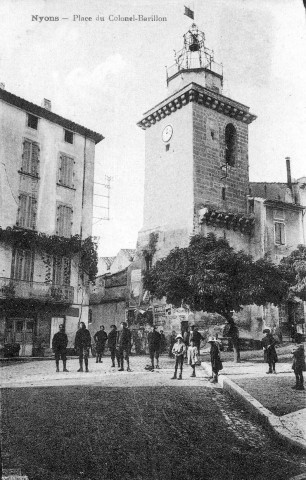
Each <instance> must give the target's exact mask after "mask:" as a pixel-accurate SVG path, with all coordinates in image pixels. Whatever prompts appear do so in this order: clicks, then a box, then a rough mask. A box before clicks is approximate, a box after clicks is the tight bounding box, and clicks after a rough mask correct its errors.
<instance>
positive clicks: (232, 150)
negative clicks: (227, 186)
mask: <svg viewBox="0 0 306 480" xmlns="http://www.w3.org/2000/svg"><path fill="white" fill-rule="evenodd" d="M236 155H237V131H236V128H235V127H234V125H233V124H232V123H228V124H227V125H226V127H225V160H226V163H227V164H228V165H230V166H231V167H233V166H234V165H235V162H236Z"/></svg>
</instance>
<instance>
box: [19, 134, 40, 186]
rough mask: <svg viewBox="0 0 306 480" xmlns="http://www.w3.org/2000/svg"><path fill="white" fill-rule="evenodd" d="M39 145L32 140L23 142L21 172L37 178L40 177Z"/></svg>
mask: <svg viewBox="0 0 306 480" xmlns="http://www.w3.org/2000/svg"><path fill="white" fill-rule="evenodd" d="M39 151H40V150H39V145H38V144H37V143H36V142H32V141H31V140H25V141H24V142H23V153H22V163H21V171H22V172H24V173H28V174H30V175H33V176H35V177H37V176H38V164H39Z"/></svg>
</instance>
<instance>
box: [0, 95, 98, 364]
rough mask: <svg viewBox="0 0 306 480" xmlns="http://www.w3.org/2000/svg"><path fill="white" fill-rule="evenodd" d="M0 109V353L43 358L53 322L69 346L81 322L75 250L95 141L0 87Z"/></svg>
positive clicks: (82, 271)
mask: <svg viewBox="0 0 306 480" xmlns="http://www.w3.org/2000/svg"><path fill="white" fill-rule="evenodd" d="M0 104H1V106H0V157H1V165H0V172H1V173H0V226H1V228H0V345H1V352H2V354H3V351H4V350H3V349H4V347H5V348H8V347H9V346H10V345H12V344H19V345H20V347H21V349H20V352H19V354H20V355H25V356H31V355H43V354H48V353H50V352H51V348H50V347H51V342H52V337H53V334H54V333H55V332H56V331H57V330H58V325H59V323H65V328H66V332H67V334H68V338H69V346H70V347H72V344H73V339H74V335H75V332H76V330H77V328H78V323H79V322H80V321H84V322H85V323H88V308H89V307H88V305H89V292H88V286H87V285H88V272H87V271H86V267H85V266H84V265H83V264H82V245H83V242H84V241H85V239H88V238H89V237H90V236H91V232H92V208H93V182H94V161H95V145H96V144H97V143H98V142H100V141H101V140H102V139H103V136H102V135H100V134H98V133H95V132H93V131H91V130H89V129H87V128H85V127H83V126H81V125H78V124H76V123H74V122H71V121H70V120H67V119H65V118H63V117H61V116H59V115H57V114H55V113H53V112H52V111H51V102H50V101H49V100H46V99H45V100H44V101H43V104H42V106H38V105H35V104H33V103H30V102H28V101H26V100H24V99H22V98H20V97H17V96H16V95H14V94H12V93H9V92H8V91H6V90H5V89H3V88H1V89H0ZM83 253H84V252H83ZM83 257H84V255H83Z"/></svg>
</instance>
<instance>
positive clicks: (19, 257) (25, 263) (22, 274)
mask: <svg viewBox="0 0 306 480" xmlns="http://www.w3.org/2000/svg"><path fill="white" fill-rule="evenodd" d="M33 263H34V262H33V252H32V251H30V250H21V249H17V250H15V252H14V255H13V278H14V279H15V280H24V281H27V282H30V281H32V276H33Z"/></svg>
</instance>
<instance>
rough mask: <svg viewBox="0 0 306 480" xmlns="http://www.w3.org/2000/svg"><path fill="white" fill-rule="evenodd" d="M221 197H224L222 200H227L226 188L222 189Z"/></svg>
mask: <svg viewBox="0 0 306 480" xmlns="http://www.w3.org/2000/svg"><path fill="white" fill-rule="evenodd" d="M221 195H222V200H225V198H226V190H225V187H222V193H221Z"/></svg>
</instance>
